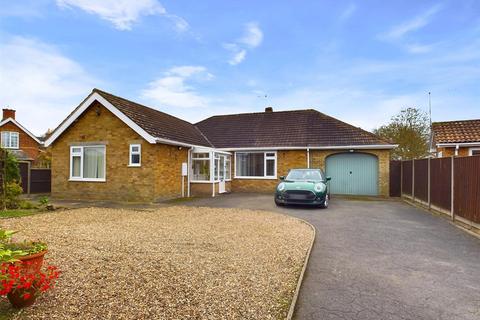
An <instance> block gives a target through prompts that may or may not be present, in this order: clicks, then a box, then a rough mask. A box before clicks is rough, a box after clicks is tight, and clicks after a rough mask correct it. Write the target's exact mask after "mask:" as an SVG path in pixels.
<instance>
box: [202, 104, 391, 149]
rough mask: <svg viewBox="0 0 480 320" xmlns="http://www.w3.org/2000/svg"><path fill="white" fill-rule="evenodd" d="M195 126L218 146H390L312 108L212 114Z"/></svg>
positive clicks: (371, 134)
mask: <svg viewBox="0 0 480 320" xmlns="http://www.w3.org/2000/svg"><path fill="white" fill-rule="evenodd" d="M196 126H197V127H198V128H199V129H200V130H201V131H202V132H203V134H204V135H206V136H207V138H208V140H209V141H210V142H211V143H212V144H213V145H214V146H215V147H217V148H250V147H252V148H253V147H255V148H256V147H307V146H308V147H328V146H357V145H386V146H387V145H390V142H389V141H386V140H384V139H382V138H380V137H378V136H376V135H374V134H373V133H371V132H368V131H365V130H363V129H360V128H357V127H354V126H352V125H350V124H347V123H345V122H343V121H340V120H338V119H335V118H332V117H330V116H327V115H326V114H323V113H321V112H318V111H316V110H313V109H308V110H295V111H278V112H259V113H244V114H233V115H222V116H213V117H210V118H208V119H205V120H203V121H201V122H199V123H197V124H196Z"/></svg>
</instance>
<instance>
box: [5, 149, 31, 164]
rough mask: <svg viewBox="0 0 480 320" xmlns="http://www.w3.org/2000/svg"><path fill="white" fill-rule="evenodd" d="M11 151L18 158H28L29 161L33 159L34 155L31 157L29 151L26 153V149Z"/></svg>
mask: <svg viewBox="0 0 480 320" xmlns="http://www.w3.org/2000/svg"><path fill="white" fill-rule="evenodd" d="M9 151H10V152H11V153H12V154H13V155H14V156H15V158H17V160H20V161H21V160H27V161H31V160H33V158H32V157H30V156H29V155H28V153H26V152H25V151H23V150H20V149H9Z"/></svg>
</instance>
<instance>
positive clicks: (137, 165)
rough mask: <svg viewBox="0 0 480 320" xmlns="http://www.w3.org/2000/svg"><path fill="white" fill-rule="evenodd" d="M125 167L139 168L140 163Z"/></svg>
mask: <svg viewBox="0 0 480 320" xmlns="http://www.w3.org/2000/svg"><path fill="white" fill-rule="evenodd" d="M127 167H129V168H141V167H142V165H141V164H129V165H128V166H127Z"/></svg>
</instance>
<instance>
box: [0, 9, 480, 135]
mask: <svg viewBox="0 0 480 320" xmlns="http://www.w3.org/2000/svg"><path fill="white" fill-rule="evenodd" d="M93 87H98V88H101V89H104V90H106V91H110V92H112V93H114V94H117V95H120V96H123V97H126V98H129V99H132V100H135V101H138V102H141V103H144V104H147V105H149V106H153V107H155V108H157V109H159V110H162V111H165V112H168V113H170V114H173V115H176V116H178V117H180V118H183V119H186V120H189V121H191V122H195V121H199V120H201V119H203V118H206V117H208V116H210V115H214V114H228V113H238V112H254V111H262V110H263V108H264V107H265V106H267V105H268V106H273V107H274V109H275V110H288V109H305V108H314V109H317V110H319V111H321V112H325V113H327V114H329V115H332V116H334V117H337V118H339V119H341V120H344V121H346V122H349V123H352V124H354V125H357V126H360V127H362V128H364V129H367V130H371V129H373V128H375V127H378V126H380V125H382V124H385V123H387V122H388V121H389V119H390V117H391V116H392V115H394V114H395V113H397V112H398V111H399V110H400V109H402V108H404V107H408V106H417V107H420V108H423V109H424V110H427V106H428V94H427V93H428V92H429V91H431V92H432V105H433V120H434V121H435V120H437V121H439V120H453V119H469V118H480V1H475V0H470V1H468V0H465V1H461V0H457V1H418V0H417V1H368V0H366V1H365V0H364V1H359V0H357V1H249V0H245V1H194V0H190V1H187V0H185V1H181V0H178V1H163V0H162V1H157V0H103V1H95V0H57V1H54V0H52V1H48V0H32V1H28V0H19V1H9V0H0V104H1V105H2V106H10V107H12V108H15V109H17V119H18V120H19V121H20V122H21V123H23V124H24V125H25V126H27V127H28V128H31V130H32V131H33V132H34V133H36V134H41V133H43V132H45V131H46V130H47V128H54V127H56V126H57V125H58V124H59V122H60V121H61V120H62V119H63V118H64V117H65V116H66V115H68V113H69V112H70V111H71V110H72V109H73V108H74V107H76V106H77V105H78V103H80V102H81V101H82V99H83V98H84V97H85V96H87V95H88V94H89V93H90V91H91V89H92V88H93Z"/></svg>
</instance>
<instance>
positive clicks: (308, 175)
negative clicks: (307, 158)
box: [286, 170, 323, 181]
mask: <svg viewBox="0 0 480 320" xmlns="http://www.w3.org/2000/svg"><path fill="white" fill-rule="evenodd" d="M286 180H289V181H321V180H323V177H322V174H321V173H320V171H318V170H291V171H290V172H289V173H288V175H287V178H286Z"/></svg>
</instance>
